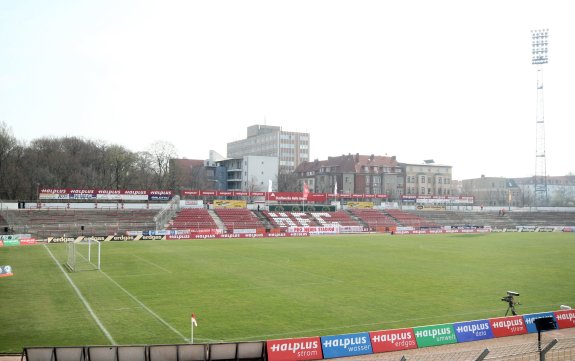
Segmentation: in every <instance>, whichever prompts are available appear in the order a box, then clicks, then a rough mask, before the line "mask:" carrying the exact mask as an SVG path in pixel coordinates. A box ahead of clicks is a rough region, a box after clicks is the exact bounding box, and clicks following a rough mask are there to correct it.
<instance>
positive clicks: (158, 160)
mask: <svg viewBox="0 0 575 361" xmlns="http://www.w3.org/2000/svg"><path fill="white" fill-rule="evenodd" d="M148 153H149V154H150V157H151V163H150V165H151V170H152V172H154V174H155V176H156V177H155V178H156V179H155V186H156V187H157V188H158V189H164V188H165V187H166V185H167V184H168V182H169V170H170V159H173V158H177V156H178V152H177V150H176V147H175V146H174V145H173V144H172V143H168V142H165V141H157V142H154V143H152V145H151V146H150V148H149V150H148Z"/></svg>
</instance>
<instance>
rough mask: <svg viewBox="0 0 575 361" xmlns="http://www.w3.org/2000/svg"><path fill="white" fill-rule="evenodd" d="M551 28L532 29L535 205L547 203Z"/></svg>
mask: <svg viewBox="0 0 575 361" xmlns="http://www.w3.org/2000/svg"><path fill="white" fill-rule="evenodd" d="M548 38H549V29H540V30H531V39H532V46H533V48H532V55H533V57H532V60H531V63H532V64H533V65H535V66H537V115H536V119H535V122H536V135H535V136H536V142H535V177H534V188H535V193H534V203H535V207H537V206H540V205H544V204H546V203H547V160H546V158H545V121H544V119H545V117H544V114H543V65H544V64H547V62H548V60H549V58H548V55H547V50H548V49H547V47H548V44H549V43H548Z"/></svg>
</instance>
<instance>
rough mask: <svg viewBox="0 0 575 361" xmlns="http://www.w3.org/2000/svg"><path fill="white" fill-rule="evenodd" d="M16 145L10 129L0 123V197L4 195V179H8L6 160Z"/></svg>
mask: <svg viewBox="0 0 575 361" xmlns="http://www.w3.org/2000/svg"><path fill="white" fill-rule="evenodd" d="M16 145H17V141H16V138H15V137H14V135H13V134H12V129H10V128H9V127H8V125H6V123H4V122H0V196H1V197H5V195H6V188H5V187H6V179H7V178H9V177H10V175H9V173H7V172H6V168H7V166H8V164H7V163H8V159H9V157H10V155H11V153H12V151H13V150H14V148H15V147H16Z"/></svg>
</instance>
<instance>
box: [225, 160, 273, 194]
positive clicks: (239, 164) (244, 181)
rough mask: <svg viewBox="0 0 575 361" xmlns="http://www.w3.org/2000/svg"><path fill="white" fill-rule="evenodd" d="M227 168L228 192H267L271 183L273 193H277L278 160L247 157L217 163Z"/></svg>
mask: <svg viewBox="0 0 575 361" xmlns="http://www.w3.org/2000/svg"><path fill="white" fill-rule="evenodd" d="M216 163H217V164H218V166H220V167H223V168H225V170H226V178H225V180H223V179H222V181H225V182H226V189H227V190H237V191H250V192H265V191H268V187H269V181H270V180H271V181H272V191H277V174H278V158H277V157H265V156H257V155H247V156H244V157H240V158H230V159H225V160H221V161H218V162H216Z"/></svg>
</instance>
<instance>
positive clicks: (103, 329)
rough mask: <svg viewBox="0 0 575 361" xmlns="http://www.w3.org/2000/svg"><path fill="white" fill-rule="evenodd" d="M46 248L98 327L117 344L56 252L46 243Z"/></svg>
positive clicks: (111, 341) (112, 342) (113, 343)
mask: <svg viewBox="0 0 575 361" xmlns="http://www.w3.org/2000/svg"><path fill="white" fill-rule="evenodd" d="M44 248H46V251H48V254H50V257H52V259H53V260H54V263H56V265H57V266H58V268H60V271H62V273H63V274H64V277H66V279H67V280H68V283H70V285H71V286H72V288H73V289H74V291H75V292H76V295H77V296H78V298H79V299H80V301H82V303H83V304H84V307H86V309H87V310H88V313H90V316H92V319H94V321H95V322H96V324H97V325H98V327H99V328H100V330H101V331H102V332H103V333H104V335H105V336H106V338H107V339H108V341H110V343H111V344H112V345H117V343H116V341H115V340H114V338H113V337H112V335H111V334H110V332H108V330H107V329H106V327H104V324H103V323H102V321H100V319H99V318H98V316H96V313H95V312H94V310H93V309H92V307H91V306H90V304H89V303H88V301H87V300H86V299H85V298H84V295H82V292H80V289H78V287H77V286H76V284H75V283H74V281H72V279H71V278H70V276H68V273H67V272H66V270H65V269H64V268H63V267H62V265H61V264H60V263H59V262H58V260H57V259H56V257H54V254H53V253H52V251H50V249H49V248H48V246H46V245H44Z"/></svg>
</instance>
